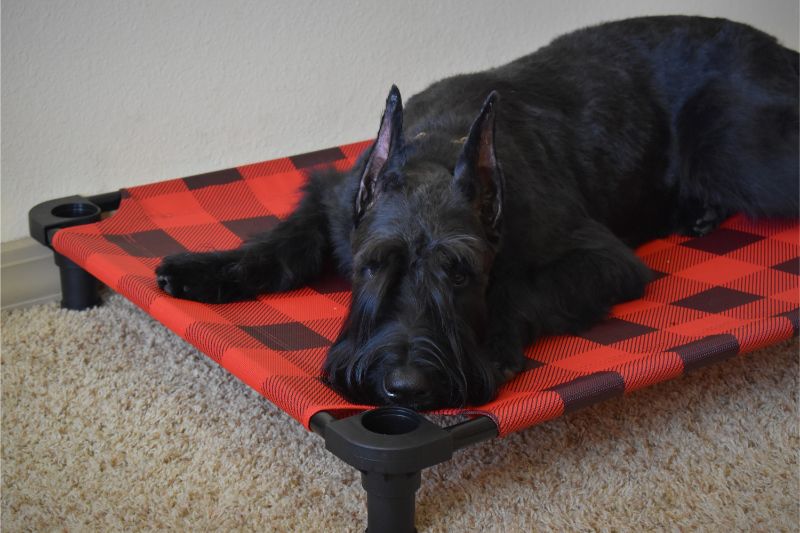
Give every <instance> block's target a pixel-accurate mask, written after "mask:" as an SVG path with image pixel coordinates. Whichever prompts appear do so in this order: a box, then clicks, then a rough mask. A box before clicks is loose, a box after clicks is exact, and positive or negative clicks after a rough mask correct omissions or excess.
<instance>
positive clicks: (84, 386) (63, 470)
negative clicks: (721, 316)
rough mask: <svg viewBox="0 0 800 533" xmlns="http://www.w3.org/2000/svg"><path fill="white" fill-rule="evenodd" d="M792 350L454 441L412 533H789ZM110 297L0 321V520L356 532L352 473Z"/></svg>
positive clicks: (358, 520) (796, 481) (358, 509)
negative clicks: (513, 430) (479, 440)
mask: <svg viewBox="0 0 800 533" xmlns="http://www.w3.org/2000/svg"><path fill="white" fill-rule="evenodd" d="M797 402H798V344H797V341H796V340H795V341H790V342H785V343H782V344H780V345H777V346H774V347H772V348H769V349H766V350H762V351H760V352H758V353H753V354H750V355H747V356H744V357H739V358H736V359H734V360H731V361H728V362H726V363H724V364H720V365H716V366H712V367H708V368H705V369H703V370H700V371H697V372H696V373H694V374H690V375H689V376H686V377H683V378H680V379H678V380H675V381H672V382H670V383H665V384H661V385H657V386H655V387H653V388H651V389H647V390H644V391H639V392H637V393H635V394H633V395H631V396H629V397H627V398H624V399H617V400H612V401H609V402H607V403H605V404H602V405H599V406H595V407H592V408H589V409H587V410H584V411H580V412H577V413H573V414H571V415H568V416H566V417H563V418H561V419H559V420H556V421H553V422H549V423H546V424H544V425H541V426H538V427H535V428H532V429H529V430H527V431H523V432H521V433H518V434H515V435H512V436H510V437H508V438H505V439H499V440H494V441H491V442H487V443H484V444H481V445H476V446H474V447H471V448H468V449H466V450H464V451H461V452H458V453H457V455H456V457H455V458H454V460H453V461H451V462H449V463H446V464H443V465H439V466H437V467H434V468H431V469H429V470H427V471H425V472H424V473H423V482H422V488H421V489H420V491H419V493H418V506H417V523H418V527H419V530H420V531H421V532H424V531H458V532H463V531H498V532H508V531H595V530H598V531H626V530H627V531H653V530H664V529H666V530H672V531H798V528H799V527H800V509H799V508H798V495H799V494H800V475H799V474H798V463H797V460H798V441H799V439H798V403H797ZM322 444H323V443H322V440H321V439H320V438H319V437H317V436H316V435H314V434H311V433H308V432H307V431H306V430H305V429H303V427H302V426H300V425H299V424H298V423H296V422H294V421H293V420H292V419H290V418H289V417H288V416H287V415H285V414H284V413H282V412H281V411H278V410H277V409H276V408H275V407H273V406H272V405H271V404H269V403H268V402H267V401H266V400H264V399H263V398H262V397H261V396H259V395H258V394H257V393H256V392H254V391H252V390H250V389H249V388H247V387H246V386H245V385H243V384H242V383H240V382H239V381H237V380H236V379H235V378H233V377H232V376H231V375H229V374H228V373H227V372H225V371H224V370H223V369H221V368H220V367H218V366H217V365H216V364H215V363H214V362H212V361H211V360H209V359H206V358H205V356H203V355H201V354H200V353H198V352H197V351H196V350H195V349H194V348H192V347H191V346H189V345H188V344H186V343H185V342H184V341H182V340H181V339H179V338H178V337H176V336H175V335H173V334H172V333H170V332H169V331H167V330H166V328H164V327H162V326H161V325H160V324H158V323H156V322H154V321H153V320H152V319H151V318H150V317H148V316H147V315H146V314H144V313H143V312H141V311H140V310H139V309H137V308H136V307H134V306H133V305H132V304H130V303H128V302H127V301H125V300H123V299H122V298H121V297H119V296H110V297H109V298H108V301H107V303H106V305H105V306H104V307H102V308H98V309H94V310H91V311H87V312H73V311H64V310H60V309H59V308H58V307H57V305H56V304H50V305H41V306H37V307H33V308H29V309H25V310H16V311H12V312H4V313H3V315H2V529H3V531H9V532H11V531H50V530H58V531H62V530H64V531H76V532H77V531H103V532H105V531H117V530H126V531H140V530H173V531H186V530H195V531H227V530H239V531H254V530H260V531H303V532H305V531H325V532H329V531H363V528H364V525H365V522H364V521H365V514H366V513H365V505H364V499H363V493H362V489H361V486H360V478H359V475H358V473H357V472H356V471H354V470H353V469H351V468H350V467H349V466H347V465H345V464H343V463H341V462H340V461H339V460H338V459H335V458H334V457H333V456H331V455H329V454H328V452H326V451H325V450H324V447H323V445H322Z"/></svg>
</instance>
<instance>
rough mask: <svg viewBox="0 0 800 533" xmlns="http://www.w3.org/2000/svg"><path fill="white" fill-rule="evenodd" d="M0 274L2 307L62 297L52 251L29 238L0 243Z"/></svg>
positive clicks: (0, 300)
mask: <svg viewBox="0 0 800 533" xmlns="http://www.w3.org/2000/svg"><path fill="white" fill-rule="evenodd" d="M0 277H1V278H2V279H0V293H2V295H1V296H2V298H0V307H2V309H3V310H6V309H14V308H17V307H27V306H30V305H35V304H40V303H45V302H51V301H55V300H59V299H60V298H61V284H60V280H59V275H58V267H57V266H56V265H55V263H54V262H53V251H52V250H50V249H49V248H47V247H46V246H42V245H41V244H39V243H38V242H36V241H35V240H33V239H31V238H25V239H19V240H17V241H11V242H4V243H0Z"/></svg>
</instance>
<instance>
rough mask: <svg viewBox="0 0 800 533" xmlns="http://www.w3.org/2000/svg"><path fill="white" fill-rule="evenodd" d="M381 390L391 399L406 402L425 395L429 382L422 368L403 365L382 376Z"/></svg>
mask: <svg viewBox="0 0 800 533" xmlns="http://www.w3.org/2000/svg"><path fill="white" fill-rule="evenodd" d="M383 390H384V392H385V393H386V396H387V398H389V399H390V400H391V401H393V402H400V403H407V402H413V401H414V400H418V399H420V398H421V397H423V396H426V395H427V394H428V393H429V392H430V383H429V380H428V378H427V376H426V375H425V373H424V372H423V371H422V370H420V369H418V368H415V367H413V366H403V367H398V368H394V369H392V370H391V371H390V372H389V373H387V374H386V376H384V378H383Z"/></svg>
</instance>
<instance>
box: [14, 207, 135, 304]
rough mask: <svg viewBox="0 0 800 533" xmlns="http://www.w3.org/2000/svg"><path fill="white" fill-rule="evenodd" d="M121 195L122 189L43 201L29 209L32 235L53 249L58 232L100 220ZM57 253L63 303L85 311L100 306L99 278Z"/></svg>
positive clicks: (29, 223)
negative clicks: (54, 236) (53, 242)
mask: <svg viewBox="0 0 800 533" xmlns="http://www.w3.org/2000/svg"><path fill="white" fill-rule="evenodd" d="M121 197H122V195H121V194H120V193H119V192H113V193H107V194H100V195H97V196H90V197H89V198H85V197H83V196H67V197H64V198H57V199H55V200H49V201H47V202H42V203H41V204H38V205H36V206H34V207H33V208H32V209H31V210H30V211H29V212H28V228H29V230H30V234H31V237H33V238H34V239H36V240H37V241H39V242H40V243H41V244H43V245H45V246H47V247H48V248H51V249H52V238H53V235H54V234H55V232H56V231H58V230H60V229H62V228H67V227H70V226H79V225H81V224H90V223H92V222H97V221H98V220H100V217H101V215H102V214H103V212H106V211H111V210H114V209H116V208H117V207H118V206H119V203H120V200H121ZM54 254H55V263H56V265H57V266H58V268H59V271H60V275H61V306H62V307H64V308H66V309H77V310H81V309H87V308H89V307H94V306H96V305H98V304H99V303H100V298H99V296H98V293H97V291H98V288H99V283H98V281H97V280H96V279H95V278H94V277H93V276H92V275H91V274H89V273H88V272H86V271H85V270H83V269H82V268H81V267H80V266H78V265H77V264H76V263H74V262H73V261H72V260H70V259H69V258H67V257H64V256H63V255H61V254H59V253H57V252H54Z"/></svg>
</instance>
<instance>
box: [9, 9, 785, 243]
mask: <svg viewBox="0 0 800 533" xmlns="http://www.w3.org/2000/svg"><path fill="white" fill-rule="evenodd" d="M665 13H680V14H704V15H713V16H726V17H728V18H732V19H735V20H740V21H743V22H747V23H750V24H752V25H754V26H756V27H759V28H761V29H763V30H766V31H768V32H770V33H772V34H774V35H776V36H777V37H779V38H780V39H781V40H782V41H783V42H784V44H786V45H788V46H790V47H792V48H795V49H796V48H797V46H798V5H797V0H752V1H744V0H743V1H736V0H690V1H689V0H681V1H675V2H671V3H670V2H664V1H652V0H616V1H611V0H605V1H602V2H600V1H572V0H566V1H565V0H562V1H560V2H545V1H539V2H531V1H513V2H511V1H504V2H489V1H486V0H477V1H465V2H459V1H449V0H448V1H442V0H437V1H414V2H402V1H392V2H385V1H381V2H379V1H359V0H349V1H337V2H333V1H330V2H322V1H321V2H309V1H297V0H294V1H288V0H287V1H285V2H265V1H247V0H218V1H200V0H161V1H144V0H129V1H117V0H60V1H45V0H3V3H2V169H1V171H2V236H1V237H0V240H2V241H9V240H13V239H17V238H20V237H23V236H26V235H27V222H26V220H27V218H26V217H27V211H28V209H29V208H30V207H31V206H33V205H34V204H36V203H38V202H40V201H43V200H47V199H51V198H55V197H58V196H66V195H70V194H76V193H78V194H95V193H100V192H107V191H111V190H115V189H118V188H120V187H122V186H128V185H136V184H142V183H147V182H150V181H157V180H161V179H166V178H171V177H177V176H185V175H189V174H193V173H198V172H203V171H210V170H216V169H219V168H225V167H230V166H233V165H237V164H241V163H247V162H253V161H259V160H263V159H268V158H272V157H278V156H282V155H291V154H294V153H298V152H303V151H308V150H313V149H317V148H324V147H328V146H331V145H336V144H340V143H344V142H348V141H354V140H360V139H364V138H367V137H370V136H371V135H373V134H374V133H375V130H376V128H377V120H378V118H379V117H380V113H381V106H382V103H383V100H384V98H385V94H386V92H387V90H388V88H389V87H390V85H391V84H392V83H397V84H398V86H399V87H400V89H401V91H402V92H403V93H404V95H405V96H406V97H408V96H410V95H411V94H413V93H414V92H417V91H419V90H421V89H422V88H424V87H425V86H426V85H427V84H428V83H429V82H431V81H433V80H435V79H438V78H440V77H443V76H445V75H448V74H453V73H457V72H463V71H471V70H479V69H483V68H486V67H489V66H493V65H498V64H501V63H503V62H505V61H507V60H510V59H512V58H514V57H517V56H520V55H522V54H525V53H527V52H530V51H533V50H534V49H536V48H537V47H539V46H541V45H543V44H545V43H546V42H547V41H549V40H550V39H551V38H552V37H554V36H556V35H558V34H560V33H564V32H566V31H569V30H571V29H575V28H578V27H580V26H585V25H587V24H590V23H595V22H598V21H602V20H609V19H615V18H623V17H629V16H635V15H642V14H665Z"/></svg>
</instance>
